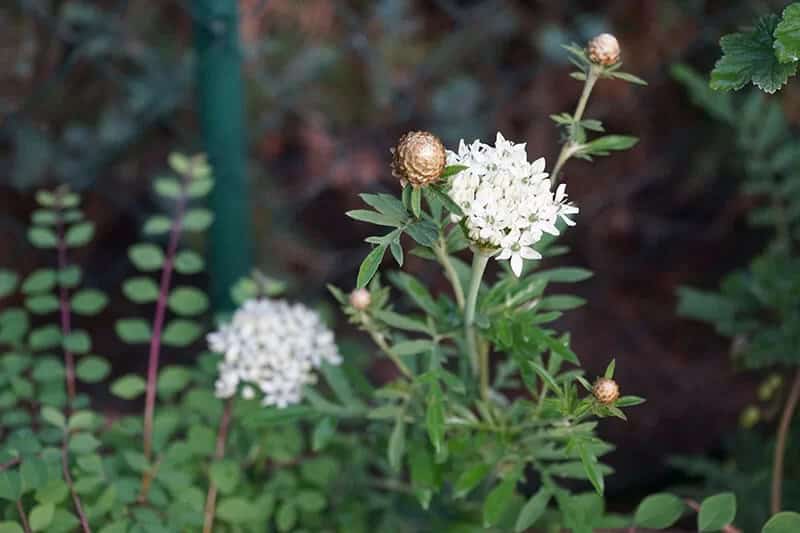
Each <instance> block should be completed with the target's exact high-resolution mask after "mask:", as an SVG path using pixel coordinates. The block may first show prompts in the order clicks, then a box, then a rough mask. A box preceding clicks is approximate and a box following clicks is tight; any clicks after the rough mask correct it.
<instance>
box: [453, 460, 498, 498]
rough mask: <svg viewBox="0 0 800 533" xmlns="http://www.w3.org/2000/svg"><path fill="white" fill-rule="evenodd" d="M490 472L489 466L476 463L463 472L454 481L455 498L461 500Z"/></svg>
mask: <svg viewBox="0 0 800 533" xmlns="http://www.w3.org/2000/svg"><path fill="white" fill-rule="evenodd" d="M491 470H492V468H491V466H489V465H487V464H486V463H478V464H475V465H473V466H471V467H469V468H467V469H466V470H464V471H463V472H462V473H461V475H459V476H458V479H457V480H456V484H455V489H454V491H455V496H456V498H463V497H464V496H466V495H467V494H469V493H470V492H471V491H472V489H474V488H475V487H477V486H478V484H479V483H480V482H481V481H483V480H484V478H486V476H487V475H488V474H489V472H491Z"/></svg>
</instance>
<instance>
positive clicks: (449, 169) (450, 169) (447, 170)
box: [442, 165, 469, 179]
mask: <svg viewBox="0 0 800 533" xmlns="http://www.w3.org/2000/svg"><path fill="white" fill-rule="evenodd" d="M468 168H469V167H467V166H466V165H447V166H446V167H444V171H442V179H444V178H449V177H450V176H455V175H456V174H458V173H459V172H461V171H462V170H466V169H468Z"/></svg>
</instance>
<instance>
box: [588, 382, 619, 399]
mask: <svg viewBox="0 0 800 533" xmlns="http://www.w3.org/2000/svg"><path fill="white" fill-rule="evenodd" d="M592 394H594V397H595V398H596V399H597V401H598V402H600V403H602V404H603V405H609V404H612V403H614V402H616V401H617V398H619V385H617V382H616V381H614V380H613V379H608V378H598V379H597V381H595V382H594V387H592Z"/></svg>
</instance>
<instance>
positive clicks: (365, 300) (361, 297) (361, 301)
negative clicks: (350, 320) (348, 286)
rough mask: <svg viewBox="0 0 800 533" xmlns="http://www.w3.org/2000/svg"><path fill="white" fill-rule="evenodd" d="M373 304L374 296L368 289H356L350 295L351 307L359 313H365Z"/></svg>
mask: <svg viewBox="0 0 800 533" xmlns="http://www.w3.org/2000/svg"><path fill="white" fill-rule="evenodd" d="M371 302H372V296H370V294H369V291H368V290H367V289H356V290H354V291H353V292H351V293H350V305H352V306H353V307H354V308H356V309H358V310H359V311H364V310H365V309H366V308H367V307H369V304H370V303H371Z"/></svg>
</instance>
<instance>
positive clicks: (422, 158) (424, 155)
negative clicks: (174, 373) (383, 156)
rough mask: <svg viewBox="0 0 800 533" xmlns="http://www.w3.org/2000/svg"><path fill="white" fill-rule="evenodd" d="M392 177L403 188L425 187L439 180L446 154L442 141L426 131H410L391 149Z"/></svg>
mask: <svg viewBox="0 0 800 533" xmlns="http://www.w3.org/2000/svg"><path fill="white" fill-rule="evenodd" d="M391 152H392V175H393V176H394V177H396V178H398V179H400V182H401V183H402V184H403V186H404V187H405V185H406V183H410V184H411V185H412V186H413V187H426V186H427V185H429V184H431V183H434V182H436V181H438V180H439V178H440V177H441V176H442V172H443V171H444V167H445V162H446V159H447V154H446V152H445V148H444V145H443V144H442V141H440V140H439V138H438V137H436V136H435V135H434V134H432V133H429V132H427V131H411V132H408V133H406V134H405V135H403V136H402V137H400V140H399V141H398V143H397V146H396V147H394V148H392V150H391Z"/></svg>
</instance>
